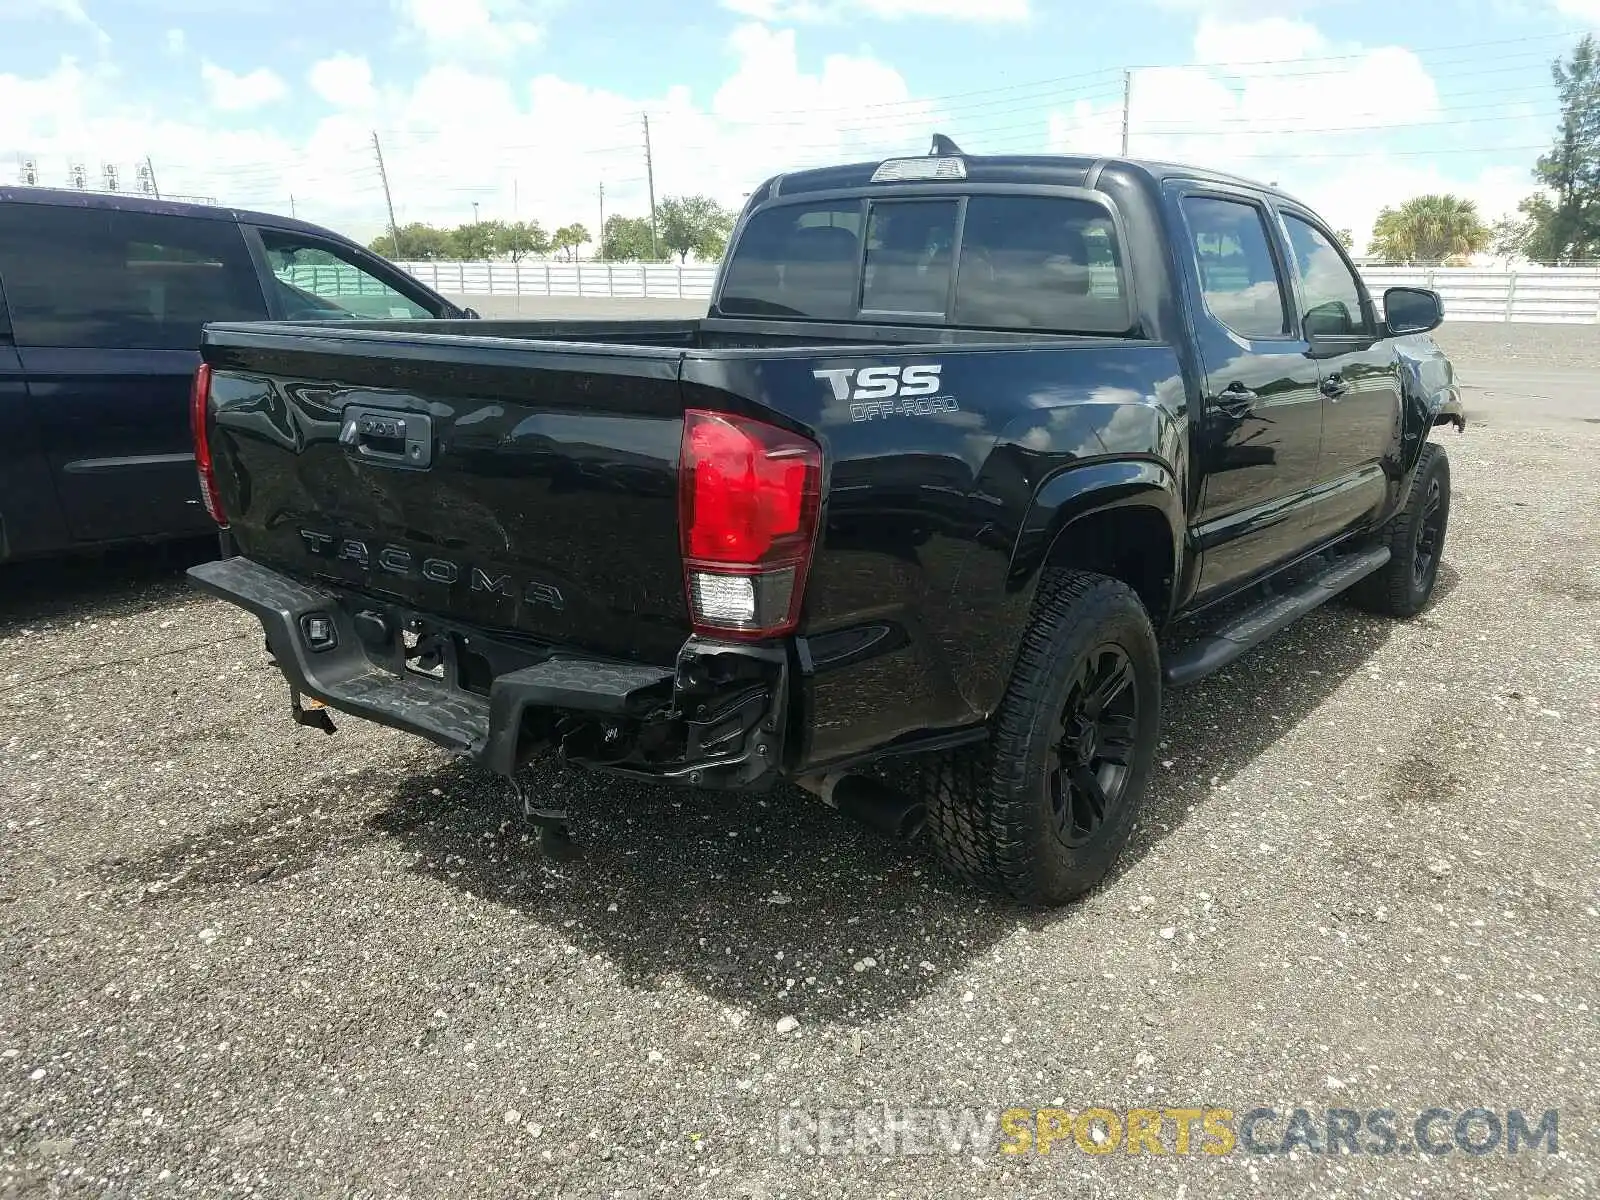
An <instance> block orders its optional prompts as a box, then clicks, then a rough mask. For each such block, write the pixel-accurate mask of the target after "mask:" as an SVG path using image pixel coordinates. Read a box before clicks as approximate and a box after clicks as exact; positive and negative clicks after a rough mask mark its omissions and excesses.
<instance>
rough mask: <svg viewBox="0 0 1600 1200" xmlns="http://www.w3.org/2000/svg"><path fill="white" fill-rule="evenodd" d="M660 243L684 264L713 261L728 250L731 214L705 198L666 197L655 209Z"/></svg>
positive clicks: (731, 223)
mask: <svg viewBox="0 0 1600 1200" xmlns="http://www.w3.org/2000/svg"><path fill="white" fill-rule="evenodd" d="M657 214H658V218H659V220H658V224H659V227H660V230H661V244H662V245H663V246H665V247H666V248H667V249H668V250H671V251H673V252H674V253H676V254H677V256H678V261H679V262H687V261H688V259H689V255H690V254H691V253H692V254H694V255H695V257H697V258H703V259H708V260H712V261H715V260H716V259H719V258H721V257H722V254H723V251H725V250H726V249H727V248H728V235H729V234H730V233H732V232H733V222H734V214H733V213H731V212H729V211H728V210H727V209H725V208H723V207H722V205H720V204H718V203H717V202H716V201H715V200H713V199H711V197H709V196H668V197H667V198H666V199H665V200H663V201H662V202H661V207H660V208H659V209H658V210H657Z"/></svg>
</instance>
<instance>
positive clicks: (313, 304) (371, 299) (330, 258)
mask: <svg viewBox="0 0 1600 1200" xmlns="http://www.w3.org/2000/svg"><path fill="white" fill-rule="evenodd" d="M257 232H259V233H260V235H261V245H262V248H263V249H264V250H265V251H266V255H267V265H268V267H270V268H271V270H272V277H273V281H274V284H275V288H276V292H277V296H276V300H277V306H278V310H279V312H280V314H281V315H282V316H283V317H284V318H285V319H287V320H291V321H298V320H315V321H329V320H334V321H339V320H354V321H375V320H385V321H389V320H405V321H423V320H430V319H432V318H433V317H435V316H437V315H438V314H437V313H435V312H433V311H432V309H430V308H428V307H425V306H424V305H423V304H421V303H420V302H419V301H417V300H414V299H412V298H411V297H409V296H407V295H405V294H403V293H402V292H400V291H398V290H397V289H396V288H395V287H394V286H393V285H391V284H390V283H389V282H387V281H386V280H384V279H381V278H379V276H378V275H377V274H376V273H375V272H374V271H373V270H372V269H371V267H369V266H368V265H366V264H364V263H362V262H361V261H359V259H358V258H357V256H356V255H354V254H352V253H350V252H349V251H348V250H346V249H345V248H344V247H342V246H337V245H334V244H331V243H325V242H320V241H318V240H316V239H315V238H308V237H306V236H305V235H304V234H299V233H287V232H284V231H282V230H277V229H260V230H258V231H257Z"/></svg>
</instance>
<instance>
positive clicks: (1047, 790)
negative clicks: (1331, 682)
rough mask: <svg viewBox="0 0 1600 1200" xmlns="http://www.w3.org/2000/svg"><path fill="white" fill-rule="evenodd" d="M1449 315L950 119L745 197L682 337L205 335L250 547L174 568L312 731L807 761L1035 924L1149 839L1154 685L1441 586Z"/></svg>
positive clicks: (242, 534) (557, 751)
mask: <svg viewBox="0 0 1600 1200" xmlns="http://www.w3.org/2000/svg"><path fill="white" fill-rule="evenodd" d="M1442 318H1443V313H1442V308H1441V304H1440V300H1439V298H1438V296H1437V295H1436V294H1434V293H1433V292H1430V291H1426V290H1423V289H1418V288H1404V287H1397V288H1390V289H1389V290H1388V291H1387V292H1386V293H1385V294H1384V296H1383V298H1382V302H1381V303H1379V302H1377V301H1375V299H1374V298H1373V297H1372V296H1371V295H1369V293H1368V291H1367V289H1366V287H1365V285H1364V284H1363V282H1362V279H1361V277H1360V275H1359V274H1358V272H1357V271H1356V270H1355V268H1354V267H1353V265H1352V263H1351V261H1350V259H1349V257H1348V256H1347V255H1346V254H1345V252H1344V250H1343V249H1342V248H1341V246H1340V244H1339V240H1338V238H1337V237H1336V236H1335V234H1334V233H1333V232H1332V231H1331V229H1330V228H1329V226H1328V225H1327V224H1326V223H1325V222H1324V221H1323V220H1321V219H1320V218H1319V217H1318V216H1317V215H1316V214H1315V213H1314V212H1312V211H1311V210H1310V209H1309V208H1307V207H1306V206H1305V205H1303V204H1301V203H1299V202H1297V201H1296V200H1294V199H1293V198H1291V197H1290V196H1288V195H1286V194H1284V193H1283V192H1281V191H1279V190H1277V189H1276V188H1273V187H1266V186H1262V185H1260V184H1257V183H1252V182H1250V181H1248V180H1245V179H1239V178H1235V177H1232V176H1229V175H1224V174H1219V173H1216V172H1212V171H1205V170H1199V169H1193V168H1188V167H1178V166H1171V165H1165V164H1156V163H1146V162H1135V161H1128V160H1122V159H1100V158H1091V157H1023V156H1002V157H986V156H977V155H968V154H964V153H962V152H961V151H960V149H959V148H957V147H956V146H954V145H953V144H952V143H950V142H949V140H948V139H944V138H937V139H936V140H935V144H934V148H933V150H932V151H931V152H930V153H929V154H928V155H926V156H918V157H908V158H899V159H891V160H889V161H886V162H873V163H864V164H856V165H848V166H838V167H831V168H826V169H820V170H807V171H798V172H794V173H790V174H784V175H780V176H778V177H776V178H773V179H770V180H768V181H767V182H765V183H763V184H762V185H760V186H759V187H758V188H757V189H756V190H755V191H754V192H753V193H752V194H751V196H750V198H749V202H748V204H747V205H746V206H745V208H744V211H743V212H742V214H741V215H740V218H739V221H738V223H737V226H736V229H735V234H734V237H733V240H732V243H731V248H730V251H729V253H728V255H727V256H726V259H725V261H724V264H723V266H722V268H721V270H720V273H719V277H718V280H717V283H716V286H715V291H714V295H713V298H712V300H711V303H710V306H709V311H708V313H707V315H706V316H704V317H703V318H700V319H693V320H631V321H609V320H589V321H542V322H495V321H472V322H465V321H463V322H459V323H458V322H451V321H442V322H429V323H428V324H427V325H426V326H425V327H424V326H421V325H418V324H411V325H409V326H407V325H405V324H403V323H388V322H381V321H380V322H361V323H348V322H342V323H339V324H337V325H334V324H320V325H319V324H297V323H282V322H279V323H272V322H253V323H226V324H212V325H209V326H208V327H207V328H206V330H205V333H204V335H203V341H204V344H203V347H202V359H203V366H202V367H201V368H200V370H199V372H198V374H197V376H196V379H195V385H194V392H193V412H192V417H193V422H192V423H193V431H194V434H195V440H196V459H197V463H198V467H199V473H200V477H201V486H202V491H203V493H204V496H205V499H206V503H207V505H208V507H209V508H210V511H211V512H212V515H213V516H214V517H215V518H216V519H217V521H218V522H219V523H221V524H223V525H225V527H226V532H225V535H224V536H225V540H226V542H227V543H228V544H229V545H230V546H231V550H232V552H231V553H229V555H228V556H227V557H224V558H222V559H220V560H219V561H216V562H212V563H207V564H204V565H202V566H198V567H196V568H194V569H193V570H192V572H191V575H192V577H193V581H194V582H195V583H196V584H197V585H198V586H199V587H201V588H202V589H204V590H206V591H207V592H210V593H212V594H214V595H216V596H220V597H222V598H223V599H225V600H228V601H231V602H232V603H234V604H237V605H239V606H241V607H243V608H245V609H247V610H248V611H250V612H251V613H253V614H255V615H256V616H257V617H259V618H260V620H261V622H262V625H263V626H264V628H265V634H266V643H267V648H268V650H269V652H270V654H271V656H272V658H273V659H274V660H275V662H276V664H277V666H278V668H279V669H280V670H281V671H282V672H283V674H284V676H285V677H286V680H287V683H288V691H289V698H290V710H291V715H292V716H293V718H294V719H295V720H297V721H300V722H301V723H304V724H311V725H316V726H320V727H322V728H324V729H326V730H329V731H331V730H332V729H333V723H332V720H331V717H330V714H329V710H330V709H331V710H336V711H338V712H342V713H347V714H351V715H353V716H356V717H359V718H365V719H368V720H372V721H377V722H380V723H382V724H385V725H390V726H393V727H395V728H398V729H402V730H406V731H409V732H411V733H414V734H418V735H420V736H422V737H425V738H428V739H431V740H432V741H434V742H436V743H438V744H439V745H441V746H444V747H446V748H447V749H449V750H452V751H455V752H457V753H458V754H460V755H463V756H465V757H466V758H469V759H471V760H474V761H476V762H477V763H479V764H481V765H482V766H484V767H486V768H487V769H489V770H491V771H494V772H497V773H499V774H500V775H503V776H505V777H506V778H508V779H510V780H512V781H513V782H515V781H516V778H517V774H518V771H519V769H520V768H521V767H523V766H524V765H525V764H526V763H528V762H529V761H530V760H531V759H533V758H535V757H536V756H539V755H555V756H558V757H559V758H560V759H562V760H564V761H566V762H568V763H571V764H575V765H577V766H580V767H584V768H590V769H595V770H603V771H609V772H615V773H617V774H621V775H628V776H632V777H635V778H639V779H647V780H656V781H661V782H663V783H678V784H686V785H694V786H699V787H704V788H764V787H767V786H770V785H771V784H773V783H774V782H775V781H778V780H790V781H794V782H798V783H800V784H802V785H804V786H806V787H808V788H810V789H812V790H813V791H816V792H818V793H820V794H822V795H823V796H824V797H825V798H828V799H830V800H831V801H832V802H833V803H834V804H836V805H837V806H839V807H841V808H850V809H855V810H857V811H859V812H861V813H862V814H863V815H866V816H868V817H869V818H870V819H874V820H876V821H877V823H879V824H880V825H887V826H891V827H895V828H900V829H907V828H911V827H917V826H922V827H925V828H926V830H927V832H928V834H929V836H930V838H931V841H932V843H933V845H934V847H935V848H936V851H937V853H938V854H939V856H940V857H941V858H942V859H943V861H944V862H945V863H947V864H948V865H949V866H950V867H951V868H953V869H954V870H955V871H956V872H958V873H959V874H960V875H962V876H963V877H965V878H967V879H969V880H971V881H973V882H975V883H978V884H982V885H985V886H989V887H992V888H995V889H998V890H1001V891H1003V892H1005V893H1007V894H1009V895H1011V896H1013V897H1015V898H1016V899H1018V900H1020V901H1023V902H1026V903H1033V904H1059V903H1062V902H1064V901H1066V900H1069V899H1071V898H1072V897H1074V896H1077V895H1079V894H1081V893H1082V892H1084V891H1085V890H1086V889H1088V888H1090V887H1092V886H1093V885H1094V884H1095V883H1096V881H1098V880H1099V879H1100V878H1101V877H1102V876H1103V875H1104V874H1105V872H1106V871H1107V869H1108V868H1109V866H1110V865H1111V863H1112V862H1113V860H1114V859H1115V857H1116V855H1117V853H1118V852H1119V850H1120V849H1121V847H1122V846H1123V844H1124V843H1125V842H1126V840H1127V838H1128V836H1129V834H1130V832H1131V830H1132V828H1133V826H1134V823H1135V820H1136V817H1137V814H1138V811H1139V804H1140V800H1141V797H1142V794H1143V793H1144V791H1145V789H1146V787H1147V785H1148V782H1149V779H1150V773H1151V768H1152V761H1153V757H1154V755H1155V751H1156V745H1157V738H1158V733H1159V730H1158V723H1159V717H1160V710H1161V696H1162V691H1163V688H1165V687H1169V686H1175V685H1179V684H1183V683H1186V682H1189V681H1192V680H1195V679H1198V678H1200V677H1201V676H1204V675H1206V674H1207V673H1209V672H1212V671H1215V670H1217V669H1219V668H1221V667H1223V666H1226V665H1227V664H1229V663H1231V662H1233V661H1234V660H1236V659H1237V658H1238V657H1239V656H1241V655H1242V654H1244V653H1245V652H1246V651H1247V650H1249V649H1250V648H1251V647H1253V646H1255V645H1257V644H1259V643H1260V642H1262V641H1263V640H1265V639H1266V638H1268V637H1270V636H1272V635H1273V634H1274V633H1276V632H1277V631H1279V630H1281V629H1283V628H1284V627H1285V626H1286V625H1288V624H1289V623H1290V622H1292V621H1294V620H1295V619H1296V618H1298V617H1300V616H1302V615H1304V614H1305V613H1307V612H1309V611H1311V610H1312V609H1314V608H1315V607H1317V606H1318V605H1320V604H1322V603H1324V602H1325V601H1327V600H1329V599H1330V598H1332V597H1334V596H1336V595H1339V594H1341V593H1348V594H1349V595H1350V597H1352V598H1353V599H1354V600H1355V602H1356V603H1358V604H1360V605H1362V606H1364V607H1366V608H1368V609H1370V610H1373V611H1376V612H1381V613H1387V614H1390V615H1393V616H1395V617H1408V616H1411V615H1413V614H1415V613H1416V612H1418V611H1419V610H1420V609H1422V608H1423V606H1424V605H1426V604H1427V602H1428V600H1429V596H1430V594H1431V592H1432V591H1433V587H1434V583H1435V580H1436V578H1437V575H1438V570H1439V562H1440V555H1441V553H1442V552H1443V548H1444V539H1445V531H1446V526H1447V522H1448V517H1449V511H1450V471H1449V464H1448V462H1447V460H1446V457H1445V453H1444V451H1443V449H1442V448H1441V447H1440V446H1439V445H1438V444H1437V443H1436V442H1434V441H1430V432H1431V430H1432V429H1433V427H1434V426H1436V425H1441V424H1446V423H1453V424H1456V425H1458V426H1464V417H1463V415H1462V409H1461V404H1460V397H1459V392H1458V389H1457V387H1456V385H1455V382H1454V380H1453V376H1452V373H1451V370H1450V366H1449V363H1448V362H1447V361H1446V360H1445V358H1444V356H1443V355H1442V354H1441V353H1440V351H1439V350H1438V348H1437V347H1436V346H1435V345H1434V343H1433V340H1432V339H1431V338H1430V337H1429V336H1428V334H1429V332H1430V331H1431V330H1432V329H1434V328H1435V327H1436V326H1437V325H1438V324H1439V323H1440V321H1441V320H1442ZM892 756H915V760H916V761H915V764H914V765H915V768H916V769H915V770H901V771H898V772H889V771H886V770H884V769H883V767H884V764H885V762H886V760H889V759H890V758H891V757H892ZM889 776H892V777H894V778H895V779H897V780H901V779H904V778H907V777H909V778H914V779H915V780H916V781H917V782H916V783H915V784H914V785H912V786H910V787H906V786H903V785H902V786H899V787H888V786H887V785H886V784H885V783H884V782H883V780H884V778H885V777H889ZM523 805H524V811H525V812H526V813H527V815H528V816H529V817H530V818H531V819H532V820H534V821H535V822H536V823H537V824H538V825H539V827H540V828H541V830H542V831H543V833H544V835H545V840H546V844H547V845H548V846H550V847H551V848H552V849H556V848H560V847H562V846H564V845H565V843H564V842H563V841H562V838H563V836H564V832H563V831H564V828H565V821H566V813H565V812H563V811H562V810H560V809H559V808H558V807H555V806H553V805H551V804H549V803H548V802H542V801H541V798H540V797H537V796H533V795H531V794H528V793H527V792H526V791H524V799H523Z"/></svg>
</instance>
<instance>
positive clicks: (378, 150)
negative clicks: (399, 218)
mask: <svg viewBox="0 0 1600 1200" xmlns="http://www.w3.org/2000/svg"><path fill="white" fill-rule="evenodd" d="M372 152H373V153H374V154H376V155H377V156H378V178H379V179H381V180H383V199H384V203H386V204H387V205H388V206H389V240H390V241H392V242H393V243H394V256H395V258H396V259H399V258H400V257H401V254H400V226H399V225H397V224H395V219H394V196H392V195H391V194H390V192H389V172H388V171H386V170H384V167H383V147H382V146H380V145H379V144H378V131H377V130H376V129H374V130H373V131H372Z"/></svg>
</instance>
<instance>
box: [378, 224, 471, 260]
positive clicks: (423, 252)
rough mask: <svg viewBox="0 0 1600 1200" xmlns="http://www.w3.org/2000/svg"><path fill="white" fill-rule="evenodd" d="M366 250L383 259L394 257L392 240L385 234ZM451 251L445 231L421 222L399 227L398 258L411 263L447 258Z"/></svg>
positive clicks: (391, 237) (448, 237)
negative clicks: (379, 255) (381, 256)
mask: <svg viewBox="0 0 1600 1200" xmlns="http://www.w3.org/2000/svg"><path fill="white" fill-rule="evenodd" d="M368 249H370V250H371V251H372V252H373V253H374V254H381V255H383V256H384V257H385V258H394V257H396V255H395V249H394V238H393V236H392V235H390V234H387V233H385V234H383V235H381V236H379V237H377V238H375V239H373V241H372V244H371V245H370V246H369V247H368ZM451 250H452V247H451V244H450V234H449V232H448V231H446V230H443V229H438V228H435V227H434V226H432V225H425V224H423V223H422V222H421V221H413V222H411V224H409V225H402V226H401V227H400V253H399V257H400V258H403V259H406V260H407V261H411V262H415V261H417V260H419V259H421V260H431V259H440V258H449V257H450V255H451Z"/></svg>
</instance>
